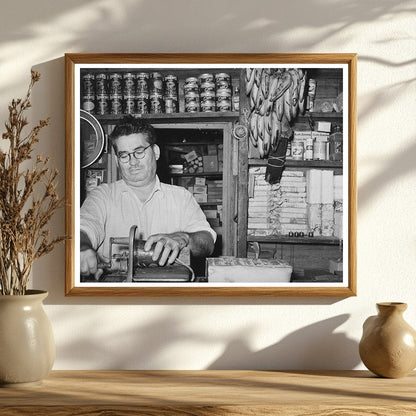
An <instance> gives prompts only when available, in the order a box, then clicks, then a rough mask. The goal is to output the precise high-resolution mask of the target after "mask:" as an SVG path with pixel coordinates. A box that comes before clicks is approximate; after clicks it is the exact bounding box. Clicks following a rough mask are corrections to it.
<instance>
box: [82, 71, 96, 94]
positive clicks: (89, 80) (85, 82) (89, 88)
mask: <svg viewBox="0 0 416 416" xmlns="http://www.w3.org/2000/svg"><path fill="white" fill-rule="evenodd" d="M82 92H83V93H84V94H85V95H94V94H95V77H94V74H92V73H90V72H89V73H87V74H83V75H82Z"/></svg>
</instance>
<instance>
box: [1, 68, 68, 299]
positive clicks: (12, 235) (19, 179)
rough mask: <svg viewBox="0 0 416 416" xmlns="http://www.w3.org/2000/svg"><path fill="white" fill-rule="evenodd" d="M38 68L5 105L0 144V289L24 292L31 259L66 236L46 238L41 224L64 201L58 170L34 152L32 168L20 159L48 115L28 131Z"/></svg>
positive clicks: (27, 157) (8, 292)
mask: <svg viewBox="0 0 416 416" xmlns="http://www.w3.org/2000/svg"><path fill="white" fill-rule="evenodd" d="M39 79H40V74H39V72H36V71H32V76H31V81H30V84H29V88H28V91H27V94H26V97H25V98H23V99H17V100H13V101H12V102H11V104H10V105H9V118H8V121H7V122H6V123H5V127H6V132H5V133H3V135H2V138H3V145H4V144H5V145H6V147H8V150H1V148H0V294H1V295H24V294H25V292H26V288H27V286H28V283H29V278H30V272H31V269H32V264H33V262H34V261H35V260H36V259H38V258H39V257H41V256H43V255H45V254H47V253H49V252H50V251H52V249H53V248H54V246H55V244H57V243H58V242H60V241H62V240H64V239H65V236H59V237H56V238H50V233H49V230H47V229H45V227H46V225H47V224H48V222H49V220H50V219H51V218H52V216H53V214H54V213H55V211H56V209H57V208H58V207H60V206H62V205H63V199H60V198H59V197H58V195H57V192H56V185H57V184H56V181H55V180H56V177H57V175H58V171H56V170H55V171H51V170H50V169H49V167H48V162H49V157H46V158H43V157H42V156H37V158H36V161H35V162H34V163H33V164H32V166H31V167H29V168H25V167H24V166H22V165H23V164H25V165H26V164H27V162H28V161H29V160H30V159H32V153H33V147H34V145H35V144H36V143H37V142H38V141H39V138H38V135H39V132H40V130H41V129H43V128H44V127H45V126H47V125H48V124H49V123H50V119H49V118H48V119H46V120H41V121H39V123H38V124H37V125H36V126H35V127H33V128H32V129H31V130H30V131H29V132H28V134H25V133H24V128H25V127H26V126H27V125H28V124H29V122H28V120H27V118H26V117H25V116H24V113H25V110H27V109H28V108H30V107H31V104H30V96H31V92H32V88H33V85H34V84H35V83H36V82H37V81H39Z"/></svg>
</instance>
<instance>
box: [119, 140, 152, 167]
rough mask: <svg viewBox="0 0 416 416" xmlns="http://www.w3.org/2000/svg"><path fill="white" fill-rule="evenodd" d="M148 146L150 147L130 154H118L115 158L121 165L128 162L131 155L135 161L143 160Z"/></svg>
mask: <svg viewBox="0 0 416 416" xmlns="http://www.w3.org/2000/svg"><path fill="white" fill-rule="evenodd" d="M150 146H152V145H151V144H149V146H146V147H143V148H139V149H136V150H135V151H134V152H130V153H127V152H124V153H119V154H118V155H117V158H118V160H119V161H120V162H121V163H128V162H130V159H131V155H133V156H134V158H135V159H143V158H144V156H145V153H146V149H148V148H149V147H150Z"/></svg>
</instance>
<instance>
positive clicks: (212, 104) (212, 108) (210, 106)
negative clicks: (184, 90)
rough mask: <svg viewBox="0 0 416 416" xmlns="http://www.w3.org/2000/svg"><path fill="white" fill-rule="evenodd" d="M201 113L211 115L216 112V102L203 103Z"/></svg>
mask: <svg viewBox="0 0 416 416" xmlns="http://www.w3.org/2000/svg"><path fill="white" fill-rule="evenodd" d="M201 111H203V112H204V113H209V112H212V111H215V101H213V100H207V101H203V102H202V103H201Z"/></svg>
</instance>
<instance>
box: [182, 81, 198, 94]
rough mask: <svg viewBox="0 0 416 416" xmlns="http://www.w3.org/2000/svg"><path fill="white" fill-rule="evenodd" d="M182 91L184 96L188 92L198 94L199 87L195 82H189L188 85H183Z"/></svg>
mask: <svg viewBox="0 0 416 416" xmlns="http://www.w3.org/2000/svg"><path fill="white" fill-rule="evenodd" d="M183 91H184V93H185V94H187V93H188V92H196V93H197V92H199V87H198V84H197V83H196V82H190V83H188V84H185V85H184V86H183Z"/></svg>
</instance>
